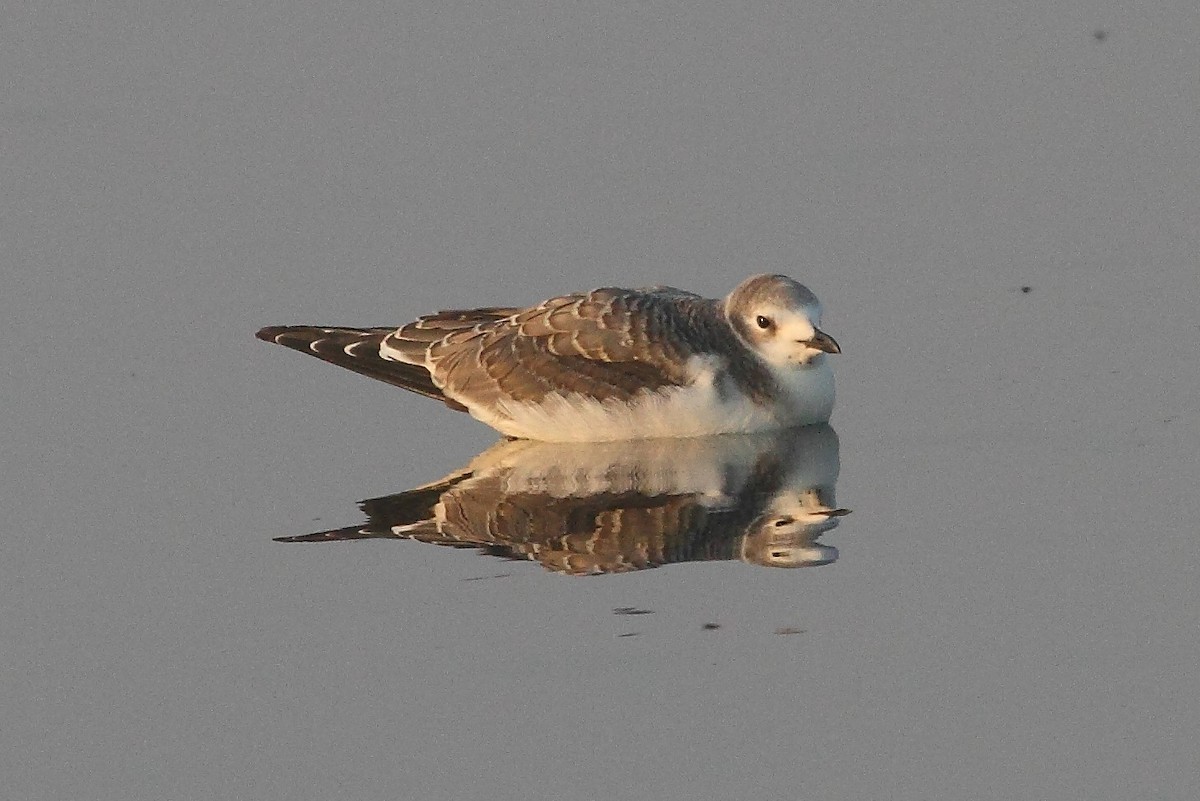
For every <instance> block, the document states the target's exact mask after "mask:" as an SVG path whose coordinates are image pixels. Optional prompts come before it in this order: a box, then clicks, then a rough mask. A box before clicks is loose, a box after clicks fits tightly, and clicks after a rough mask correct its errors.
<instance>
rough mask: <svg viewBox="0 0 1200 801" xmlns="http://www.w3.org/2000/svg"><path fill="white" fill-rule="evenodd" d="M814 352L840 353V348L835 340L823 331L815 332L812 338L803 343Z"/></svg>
mask: <svg viewBox="0 0 1200 801" xmlns="http://www.w3.org/2000/svg"><path fill="white" fill-rule="evenodd" d="M802 344H805V345H808V346H809V347H810V348H812V349H814V350H820V351H824V352H825V353H841V352H842V346H841V345H839V344H838V343H837V340H836V339H834V338H833V337H831V336H829V334H826V333H825V332H824V331H817V332H816V333H815V334H813V338H812V339H810V340H807V341H805V342H803V343H802Z"/></svg>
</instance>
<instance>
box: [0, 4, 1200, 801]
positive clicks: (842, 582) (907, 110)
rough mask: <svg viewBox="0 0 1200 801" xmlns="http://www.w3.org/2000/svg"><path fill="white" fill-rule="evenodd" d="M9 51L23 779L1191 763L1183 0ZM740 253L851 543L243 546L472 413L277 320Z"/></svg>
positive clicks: (632, 786) (315, 14)
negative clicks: (829, 406)
mask: <svg viewBox="0 0 1200 801" xmlns="http://www.w3.org/2000/svg"><path fill="white" fill-rule="evenodd" d="M1098 31H1103V32H1105V34H1106V35H1102V36H1098V35H1097V32H1098ZM0 75H3V81H2V82H0V99H2V106H0V114H2V115H3V143H2V145H0V159H2V161H0V204H2V205H0V256H2V259H3V262H2V264H3V271H4V273H3V274H4V292H3V293H2V295H0V319H3V321H4V324H5V333H6V338H5V339H6V344H5V347H4V348H3V355H0V360H2V362H3V367H2V369H3V373H2V374H3V381H2V383H0V393H2V402H3V415H0V420H2V422H0V425H2V426H3V440H2V441H3V449H4V459H3V476H2V478H0V490H2V493H3V497H4V499H5V510H6V514H5V515H4V518H3V519H4V522H3V526H4V536H3V538H2V540H0V543H2V544H0V605H2V609H3V614H2V616H0V635H2V647H0V681H2V682H3V684H2V694H0V705H2V708H0V715H2V719H3V726H2V728H0V763H2V764H0V775H3V777H4V778H3V782H4V785H5V790H4V793H5V795H6V796H7V797H11V798H21V799H67V798H71V799H74V798H79V799H208V798H215V799H225V798H245V799H308V798H312V799H325V798H346V799H375V798H403V799H408V798H412V799H518V798H519V799H527V798H528V799H532V798H537V799H542V798H546V799H551V798H553V799H684V798H686V799H697V798H703V799H726V798H756V799H758V798H762V799H784V798H796V797H802V798H847V799H851V798H853V799H858V798H887V799H961V798H971V799H1044V798H1054V799H1089V801H1094V800H1095V799H1129V798H1137V799H1190V798H1194V797H1195V796H1194V794H1195V789H1196V787H1197V785H1198V784H1200V767H1198V765H1197V762H1198V758H1197V753H1196V743H1197V742H1198V741H1200V693H1198V692H1197V690H1198V689H1200V681H1198V678H1200V677H1198V675H1197V674H1198V672H1200V670H1198V668H1197V662H1198V657H1200V622H1198V620H1197V616H1198V613H1200V569H1198V566H1200V535H1198V533H1197V532H1198V530H1200V526H1198V525H1197V524H1198V523H1200V498H1198V496H1197V493H1196V482H1197V472H1198V471H1197V469H1196V464H1197V456H1196V454H1197V452H1198V449H1200V424H1198V418H1200V400H1198V398H1200V370H1198V369H1197V367H1198V364H1200V361H1198V357H1197V352H1198V346H1200V315H1198V314H1197V312H1196V308H1197V303H1198V301H1200V268H1198V266H1197V255H1196V254H1197V253H1198V252H1200V250H1198V248H1200V215H1198V212H1197V209H1198V208H1200V157H1198V155H1200V127H1198V126H1200V111H1198V109H1200V103H1198V101H1197V97H1198V94H1200V91H1198V88H1197V87H1198V85H1200V10H1197V6H1196V4H1195V3H1194V2H1191V0H1187V2H1164V3H1151V4H1136V6H1135V5H1134V4H1130V3H1122V2H1060V3H1053V4H1047V3H1042V2H1023V3H1006V4H993V3H962V2H957V0H945V1H944V2H914V3H886V2H846V0H837V2H832V1H831V2H805V3H749V4H743V3H712V2H686V3H685V2H676V3H645V2H642V3H626V2H615V3H614V2H609V3H595V4H582V3H569V4H559V3H541V2H524V3H512V2H506V3H501V4H491V3H488V4H483V3H447V2H431V3H419V4H418V3H404V4H395V5H391V4H382V3H376V4H362V5H361V6H355V7H335V6H333V5H331V4H328V3H317V2H312V3H306V4H270V3H253V4H252V3H246V4H239V3H226V4H219V5H218V4H208V5H200V4H190V5H176V6H174V7H168V6H166V5H164V4H152V3H142V4H137V3H103V4H84V3H76V4H36V5H31V6H26V5H23V4H22V5H17V4H11V3H10V4H6V8H5V11H4V24H3V27H2V28H0ZM761 271H781V272H786V273H789V274H791V275H793V276H795V277H797V278H799V279H801V280H803V281H805V282H806V283H808V284H809V285H810V286H812V287H813V289H814V290H815V291H816V292H817V293H818V294H819V295H820V296H821V298H822V300H823V301H824V302H825V305H826V308H827V315H826V319H825V323H826V328H827V329H828V330H829V331H830V332H831V333H833V334H834V335H835V336H837V337H838V338H839V340H840V341H841V343H842V345H843V347H844V349H845V351H846V352H845V354H844V355H843V356H841V357H838V360H837V362H836V369H837V370H838V380H839V392H840V399H839V406H838V409H837V410H836V412H835V416H834V421H833V422H834V425H835V427H836V428H837V430H838V433H839V435H840V436H841V440H842V461H843V470H842V480H841V482H840V484H839V501H840V502H841V503H842V504H844V505H846V506H849V507H851V508H853V509H854V510H855V514H854V515H852V516H851V517H850V518H848V519H847V520H846V521H845V523H844V524H843V525H842V527H841V528H840V529H838V530H837V531H835V532H833V533H832V534H831V535H830V536H829V538H828V541H829V542H830V544H834V545H837V546H838V547H839V548H840V549H841V552H842V558H841V560H840V561H838V562H837V563H836V564H834V565H832V566H828V567H822V568H817V569H813V570H802V571H782V570H765V569H761V568H752V567H749V566H746V565H740V564H736V563H721V564H707V565H682V566H672V567H668V568H665V569H662V570H656V571H647V572H643V573H639V574H634V575H627V576H620V577H615V578H599V579H570V578H565V577H559V576H554V575H550V574H547V573H545V572H543V571H542V570H541V569H540V568H538V567H537V566H535V565H527V564H506V563H503V562H499V561H496V560H491V559H488V558H484V557H481V556H478V555H476V554H473V553H470V552H454V551H447V550H445V549H440V548H436V547H433V546H424V545H420V544H417V543H394V542H371V543H349V544H340V545H338V544H335V545H326V546H318V545H311V546H285V545H279V544H276V543H272V542H271V541H270V538H271V537H272V536H278V535H284V534H299V533H304V532H306V531H310V530H313V529H315V528H322V527H327V526H336V525H346V524H350V523H354V522H356V521H357V520H358V519H359V517H358V513H357V510H356V509H355V507H354V502H355V501H357V500H358V499H359V498H363V497H369V496H372V495H379V494H386V493H390V492H395V491H397V490H400V489H404V488H407V487H409V486H412V485H414V484H417V483H421V482H424V481H428V480H430V479H433V478H436V477H438V476H440V475H441V474H442V473H444V472H446V471H448V470H450V469H453V468H456V467H458V466H460V465H461V464H463V463H465V462H466V461H467V460H468V459H469V458H470V457H471V456H472V455H474V454H475V453H476V452H478V451H480V450H482V449H483V448H484V447H485V446H487V445H488V444H489V443H490V442H492V441H493V439H494V436H493V434H492V433H491V432H490V431H489V430H488V429H486V428H484V427H483V426H482V425H480V424H478V423H476V422H474V421H472V420H469V419H468V418H465V417H463V416H455V415H453V414H452V413H450V412H449V411H448V410H446V409H444V408H443V407H441V406H440V405H439V404H435V403H431V402H428V401H425V400H423V399H421V398H417V397H414V396H408V395H405V394H403V393H401V392H399V391H398V390H395V389H392V388H390V387H387V386H384V385H382V384H375V383H373V382H370V381H368V380H366V379H362V378H359V377H357V376H354V375H351V374H350V373H347V372H345V371H340V370H337V369H335V368H333V367H330V366H327V365H322V364H320V363H319V362H317V361H315V360H313V359H306V358H304V357H302V356H299V355H297V354H294V353H291V352H288V351H285V350H284V349H282V348H278V347H274V346H268V345H266V344H264V343H261V342H258V341H256V340H254V339H253V338H252V334H253V332H254V330H255V329H256V328H257V327H259V326H260V325H264V324H268V323H290V322H297V323H300V322H303V323H342V324H376V325H378V324H385V323H401V322H404V321H406V320H408V319H410V318H411V317H413V316H415V315H417V314H420V313H423V312H426V311H430V310H433V309H437V308H444V307H447V306H466V305H473V304H491V303H505V304H512V303H523V302H532V301H535V300H538V299H540V298H542V297H544V296H546V295H548V294H553V293H559V292H566V291H571V290H577V289H585V288H589V287H592V286H597V285H603V284H618V285H635V286H640V285H646V284H651V283H670V284H674V285H677V286H682V287H685V288H688V289H693V290H697V291H701V292H704V293H706V294H711V295H714V296H717V295H721V294H724V293H725V292H727V291H728V290H729V289H730V288H731V287H732V286H734V285H735V284H736V283H737V282H738V281H740V280H741V279H742V278H743V277H745V276H746V275H748V274H750V273H754V272H761ZM1022 286H1029V287H1031V291H1030V292H1028V293H1023V292H1021V291H1020V288H1021V287H1022ZM498 574H507V577H506V578H503V579H495V580H487V581H463V580H462V579H465V578H475V577H480V576H492V575H498ZM621 606H641V607H646V608H650V609H653V610H655V614H653V615H644V616H640V617H636V618H630V617H618V616H614V615H613V613H612V610H613V609H614V608H616V607H621ZM710 621H712V622H718V623H720V624H721V628H720V629H719V630H716V631H703V630H702V629H701V626H702V624H703V623H706V622H710ZM784 627H791V628H796V629H801V630H803V633H802V634H796V635H790V636H780V635H777V634H776V633H775V632H776V630H777V629H779V628H784ZM631 631H637V632H639V636H636V637H619V636H618V635H619V634H623V633H629V632H631Z"/></svg>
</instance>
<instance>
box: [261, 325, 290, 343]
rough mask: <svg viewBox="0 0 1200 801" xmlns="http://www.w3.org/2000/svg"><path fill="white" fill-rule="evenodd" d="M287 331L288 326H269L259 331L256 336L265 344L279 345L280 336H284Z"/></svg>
mask: <svg viewBox="0 0 1200 801" xmlns="http://www.w3.org/2000/svg"><path fill="white" fill-rule="evenodd" d="M287 330H288V327H287V326H286V325H268V326H266V327H265V328H260V329H258V332H257V333H255V335H254V336H255V337H256V338H258V339H261V340H262V341H263V342H275V343H278V342H279V337H280V335H282V334H284V333H285V332H286V331H287Z"/></svg>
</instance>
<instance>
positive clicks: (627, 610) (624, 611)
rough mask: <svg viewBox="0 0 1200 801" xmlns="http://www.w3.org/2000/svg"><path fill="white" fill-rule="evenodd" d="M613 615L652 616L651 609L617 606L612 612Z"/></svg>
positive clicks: (652, 611)
mask: <svg viewBox="0 0 1200 801" xmlns="http://www.w3.org/2000/svg"><path fill="white" fill-rule="evenodd" d="M613 614H614V615H653V614H654V610H653V609H638V608H637V607H636V606H618V607H617V608H616V609H614V610H613Z"/></svg>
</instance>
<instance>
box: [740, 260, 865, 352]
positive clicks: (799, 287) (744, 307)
mask: <svg viewBox="0 0 1200 801" xmlns="http://www.w3.org/2000/svg"><path fill="white" fill-rule="evenodd" d="M725 317H726V318H727V319H728V320H729V324H730V325H732V326H733V330H734V331H736V332H737V334H738V336H740V337H741V338H742V340H743V341H745V343H746V344H747V345H749V346H750V347H751V348H753V349H754V350H755V351H756V352H757V353H758V354H759V355H761V356H762V358H763V360H764V361H766V362H767V363H768V364H770V365H773V366H775V367H786V366H791V367H799V366H807V365H810V364H815V363H818V362H819V361H820V357H822V356H824V355H825V354H826V353H841V352H842V349H841V347H839V346H838V343H837V341H836V340H834V338H833V337H831V336H829V335H828V334H826V333H825V332H824V331H822V330H821V328H820V325H821V302H820V301H819V300H817V296H816V295H814V294H813V293H812V292H810V291H809V289H808V287H806V286H804V285H803V284H800V283H797V282H796V281H793V280H792V279H791V278H788V277H787V276H786V275H756V276H754V277H752V278H747V279H746V280H745V281H743V282H742V283H741V284H740V285H739V286H738V287H737V289H735V290H733V292H731V293H729V297H728V298H726V299H725Z"/></svg>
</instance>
